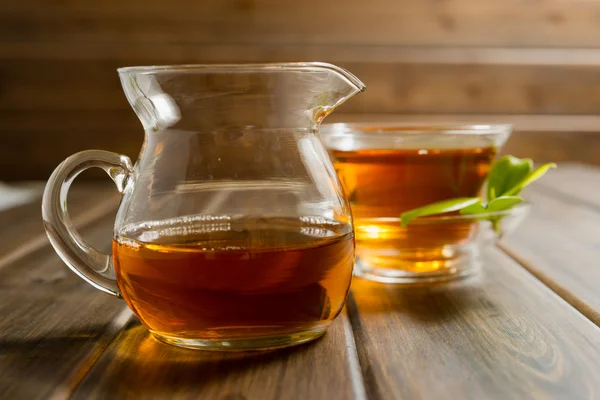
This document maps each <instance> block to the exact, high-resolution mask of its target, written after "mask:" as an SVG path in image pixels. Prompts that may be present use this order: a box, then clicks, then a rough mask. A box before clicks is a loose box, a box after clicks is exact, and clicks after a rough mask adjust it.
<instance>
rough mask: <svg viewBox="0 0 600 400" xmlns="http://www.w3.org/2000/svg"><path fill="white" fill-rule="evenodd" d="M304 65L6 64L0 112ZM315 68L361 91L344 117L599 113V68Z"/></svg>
mask: <svg viewBox="0 0 600 400" xmlns="http://www.w3.org/2000/svg"><path fill="white" fill-rule="evenodd" d="M324 53H325V52H324ZM100 54H101V53H100ZM312 60H313V59H307V58H306V57H303V54H302V53H299V54H297V55H295V56H294V57H291V60H290V58H284V57H282V55H281V54H280V49H279V48H275V49H273V51H272V52H270V53H268V54H265V55H264V56H263V57H259V56H257V55H254V56H253V57H251V58H244V57H242V56H240V55H238V54H236V53H229V54H228V53H227V52H226V51H223V50H221V51H219V50H217V51H216V54H215V53H207V52H205V51H203V49H199V51H198V52H197V53H193V54H189V56H187V55H185V54H184V55H179V56H172V57H167V56H162V55H161V56H160V57H159V56H157V57H156V58H154V59H151V60H149V59H139V58H134V57H132V56H131V55H130V56H125V57H123V58H118V59H113V58H108V57H106V56H104V57H100V55H99V57H98V58H96V59H84V60H81V59H70V58H69V57H66V58H64V59H47V58H44V57H41V56H40V57H37V58H33V59H22V58H16V59H9V60H3V62H2V69H1V70H0V79H2V91H1V92H0V110H3V111H25V110H40V111H41V110H47V111H50V110H52V111H75V110H82V111H86V110H87V111H92V110H96V111H106V110H107V111H112V110H127V109H129V105H128V104H127V101H126V99H125V96H124V94H123V92H122V89H121V85H120V82H119V79H118V76H117V72H116V69H117V68H118V67H121V66H124V65H139V64H141V65H148V64H150V65H152V64H171V63H175V64H180V63H219V62H275V61H312ZM316 60H318V61H326V62H332V63H335V64H338V65H340V66H341V67H344V68H347V69H348V70H349V71H351V72H353V73H354V74H356V76H358V77H359V78H360V79H361V80H362V81H363V82H364V83H365V85H366V86H367V91H365V92H364V93H362V94H360V95H358V96H356V97H355V98H353V99H352V100H351V101H349V102H348V103H346V104H344V105H343V106H342V107H341V108H340V109H339V111H341V112H345V113H458V114H460V113H471V114H473V113H482V114H485V113H491V114H494V113H508V114H519V113H520V114H579V115H585V114H589V115H594V114H597V112H598V111H599V110H600V106H598V103H599V102H600V64H595V65H569V64H568V63H566V64H565V65H535V64H521V65H519V64H517V65H511V64H502V65H496V64H480V63H473V62H468V61H465V62H462V63H456V62H442V63H440V62H427V61H423V62H419V63H415V62H406V63H405V62H372V61H370V60H368V59H363V60H356V61H344V60H336V59H335V58H333V57H332V56H331V55H326V54H323V57H322V58H319V59H316ZM316 60H315V61H316ZM65 77H68V79H65ZM115 127H118V125H115Z"/></svg>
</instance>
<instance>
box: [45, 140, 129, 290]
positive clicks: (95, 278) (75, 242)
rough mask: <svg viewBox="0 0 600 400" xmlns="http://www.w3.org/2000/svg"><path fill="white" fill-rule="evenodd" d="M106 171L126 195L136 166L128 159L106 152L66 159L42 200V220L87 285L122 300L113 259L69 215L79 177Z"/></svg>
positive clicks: (50, 237) (58, 247)
mask: <svg viewBox="0 0 600 400" xmlns="http://www.w3.org/2000/svg"><path fill="white" fill-rule="evenodd" d="M92 167H98V168H102V169H103V170H104V171H105V172H106V173H107V174H108V175H109V176H110V177H111V179H112V180H113V181H114V182H115V184H116V185H117V189H118V190H119V192H120V193H123V191H124V190H125V186H126V184H127V180H128V179H129V177H130V176H131V174H132V171H133V167H132V164H131V160H130V159H129V157H127V156H123V155H120V154H117V153H111V152H109V151H103V150H86V151H82V152H80V153H76V154H73V155H72V156H70V157H69V158H67V159H66V160H64V161H63V162H62V163H61V164H60V165H59V166H58V167H56V169H55V170H54V172H53V173H52V175H51V176H50V179H49V180H48V183H47V184H46V188H45V189H44V196H43V198H42V218H43V220H44V228H45V229H46V234H47V235H48V238H49V239H50V243H51V244H52V246H53V247H54V250H56V252H57V253H58V255H59V256H60V258H61V259H62V260H63V261H64V262H65V264H67V266H68V267H69V268H71V270H73V272H75V273H76V274H77V275H79V276H80V277H81V278H83V279H84V280H85V281H86V282H88V283H89V284H91V285H92V286H94V287H95V288H97V289H100V290H102V291H104V292H106V293H109V294H112V295H113V296H117V297H122V296H121V291H120V289H119V286H118V285H117V281H116V280H115V279H114V277H113V276H111V275H110V274H111V272H112V271H113V265H112V257H111V256H110V255H108V254H104V253H102V252H100V251H98V250H96V249H95V248H93V247H92V246H90V245H89V244H88V243H87V242H86V241H85V240H84V239H83V238H82V237H81V236H80V235H79V233H78V232H77V231H76V230H75V228H74V226H73V223H72V222H71V218H69V213H68V212H67V193H68V191H69V187H70V186H71V183H72V182H73V180H75V178H76V177H77V175H79V174H80V173H81V172H83V171H85V170H86V169H88V168H92Z"/></svg>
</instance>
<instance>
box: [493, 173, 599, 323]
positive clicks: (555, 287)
mask: <svg viewBox="0 0 600 400" xmlns="http://www.w3.org/2000/svg"><path fill="white" fill-rule="evenodd" d="M535 188H536V191H537V192H538V193H540V194H542V195H544V196H547V197H554V198H557V199H560V200H562V201H565V202H567V203H570V204H573V205H577V206H581V207H584V208H587V209H589V210H592V211H594V212H597V213H600V207H598V205H597V204H594V203H592V202H590V201H587V200H585V199H582V198H581V197H578V196H573V195H570V194H568V193H564V192H562V191H559V190H556V189H555V188H553V187H552V186H547V185H545V184H543V183H542V182H536V184H535ZM517 229H518V228H517ZM497 247H498V248H499V249H500V250H501V251H502V252H504V253H505V254H506V255H508V256H509V257H510V258H512V259H513V260H514V261H515V262H516V263H517V264H519V265H520V266H521V267H523V268H524V269H525V270H527V271H528V272H529V273H530V274H531V275H533V276H534V277H535V278H536V279H538V280H539V281H540V282H542V283H543V284H544V285H546V286H547V287H548V288H549V289H550V290H552V291H553V292H554V293H556V294H557V295H558V296H559V297H560V298H562V299H563V300H564V301H566V302H567V303H568V304H570V305H571V306H572V307H573V308H575V309H576V310H577V311H578V312H579V313H581V314H583V316H584V317H586V318H587V319H589V320H590V321H592V322H593V323H594V324H596V325H597V326H598V327H600V312H598V311H596V310H595V309H594V308H593V307H592V306H590V305H589V304H587V303H586V302H585V301H584V300H583V299H581V298H580V297H579V296H577V295H576V294H574V293H572V292H571V291H570V290H568V289H567V288H566V287H564V286H563V285H561V284H560V283H559V282H558V281H557V280H555V279H552V278H551V277H550V276H548V275H547V274H544V273H543V272H542V271H541V270H540V269H538V268H535V267H534V266H533V265H531V263H529V262H528V261H526V260H525V259H524V258H523V257H521V256H519V255H518V254H517V252H516V251H514V250H512V249H510V246H508V245H506V244H504V243H498V244H497Z"/></svg>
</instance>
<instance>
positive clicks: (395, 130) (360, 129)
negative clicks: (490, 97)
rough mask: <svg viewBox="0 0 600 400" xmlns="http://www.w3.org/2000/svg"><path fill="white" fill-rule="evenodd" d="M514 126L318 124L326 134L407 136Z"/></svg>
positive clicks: (506, 130)
mask: <svg viewBox="0 0 600 400" xmlns="http://www.w3.org/2000/svg"><path fill="white" fill-rule="evenodd" d="M513 128H514V126H513V125H512V124H507V123H504V124H500V123H485V122H475V123H456V122H377V121H373V122H334V123H325V124H321V126H320V133H321V134H324V135H327V136H352V135H356V136H359V135H364V136H377V135H380V136H387V137H389V136H408V135H415V134H419V135H424V134H431V135H440V134H441V135H457V134H467V135H509V134H510V133H512V131H513Z"/></svg>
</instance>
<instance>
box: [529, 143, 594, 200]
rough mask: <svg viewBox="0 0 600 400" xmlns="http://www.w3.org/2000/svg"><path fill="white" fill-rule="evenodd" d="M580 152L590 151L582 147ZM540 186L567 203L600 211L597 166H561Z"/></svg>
mask: <svg viewBox="0 0 600 400" xmlns="http://www.w3.org/2000/svg"><path fill="white" fill-rule="evenodd" d="M579 150H580V152H582V153H585V152H589V151H590V150H589V148H588V147H585V146H581V147H580V148H579ZM597 160H600V152H599V153H597ZM578 161H582V160H578ZM588 164H598V163H597V162H596V163H588ZM538 186H539V187H542V188H544V189H545V192H554V194H555V195H560V197H561V198H563V199H567V201H571V202H580V203H581V204H582V205H588V206H589V207H592V208H595V209H598V210H600V168H599V167H598V166H596V165H585V164H582V163H570V164H560V166H559V168H558V169H556V170H553V171H552V173H551V174H548V175H547V176H545V177H544V179H543V180H541V181H540V182H539V183H538Z"/></svg>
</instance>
